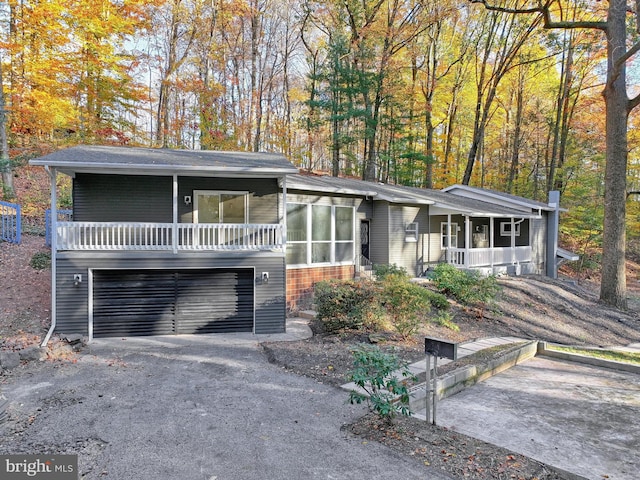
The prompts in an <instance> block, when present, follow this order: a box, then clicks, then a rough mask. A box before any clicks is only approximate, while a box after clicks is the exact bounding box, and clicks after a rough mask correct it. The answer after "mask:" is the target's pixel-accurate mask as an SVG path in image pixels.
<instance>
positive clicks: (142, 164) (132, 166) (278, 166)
mask: <svg viewBox="0 0 640 480" xmlns="http://www.w3.org/2000/svg"><path fill="white" fill-rule="evenodd" d="M29 163H30V164H31V165H42V166H48V167H55V168H57V169H59V170H60V171H61V172H64V173H68V174H73V173H76V172H91V173H118V174H125V173H126V174H141V175H161V174H165V175H166V174H173V173H177V174H180V175H212V174H215V175H225V176H260V177H273V176H276V177H277V176H282V175H286V174H290V173H296V172H297V171H298V169H297V168H296V167H294V166H293V165H292V164H291V163H290V162H289V161H288V160H287V159H286V158H285V157H284V156H282V155H278V154H272V153H253V152H222V151H213V150H171V149H166V148H165V149H153V148H140V147H113V146H96V145H80V146H77V147H71V148H67V149H64V150H58V151H57V152H54V153H51V154H49V155H45V156H43V157H40V158H35V159H33V160H31V161H30V162H29Z"/></svg>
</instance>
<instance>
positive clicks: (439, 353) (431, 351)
mask: <svg viewBox="0 0 640 480" xmlns="http://www.w3.org/2000/svg"><path fill="white" fill-rule="evenodd" d="M424 353H426V354H428V355H433V356H434V357H438V358H448V359H450V360H456V359H457V358H458V344H457V343H452V342H447V341H445V340H440V339H438V338H429V337H424Z"/></svg>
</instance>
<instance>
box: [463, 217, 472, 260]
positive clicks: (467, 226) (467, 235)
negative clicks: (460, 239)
mask: <svg viewBox="0 0 640 480" xmlns="http://www.w3.org/2000/svg"><path fill="white" fill-rule="evenodd" d="M470 248H471V220H470V219H469V216H468V215H465V217H464V266H465V267H466V268H469V264H470V261H469V249H470Z"/></svg>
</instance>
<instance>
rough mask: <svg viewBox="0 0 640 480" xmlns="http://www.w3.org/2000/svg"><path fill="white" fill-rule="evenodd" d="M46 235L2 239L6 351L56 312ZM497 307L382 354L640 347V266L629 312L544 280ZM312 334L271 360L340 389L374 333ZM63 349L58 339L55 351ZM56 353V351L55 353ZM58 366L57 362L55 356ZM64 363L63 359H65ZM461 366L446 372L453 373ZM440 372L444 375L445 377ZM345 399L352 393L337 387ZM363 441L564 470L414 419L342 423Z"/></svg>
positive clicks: (427, 458) (469, 472)
mask: <svg viewBox="0 0 640 480" xmlns="http://www.w3.org/2000/svg"><path fill="white" fill-rule="evenodd" d="M46 252H47V249H46V247H45V245H44V238H43V237H40V236H33V235H24V236H23V242H22V244H21V245H11V244H8V243H0V272H1V275H0V349H4V350H18V349H22V348H24V347H25V346H27V345H33V344H37V343H39V342H40V340H41V339H42V338H43V337H44V335H45V334H46V332H47V329H48V326H49V315H50V270H49V269H44V270H37V269H34V268H33V267H31V266H30V261H31V259H32V258H33V256H34V255H35V254H38V253H46ZM499 283H500V285H501V286H502V293H501V295H500V298H499V300H498V302H497V303H496V305H494V306H493V307H492V308H490V309H488V310H486V311H485V312H484V316H483V318H478V317H477V315H476V312H475V311H473V310H468V309H464V308H461V307H460V306H457V305H455V304H454V305H452V310H453V312H454V313H455V317H454V319H453V321H454V322H455V323H456V324H457V325H458V326H459V328H460V330H459V331H454V330H451V329H449V328H445V327H441V326H436V325H434V324H428V325H426V326H425V327H424V328H423V329H422V331H421V332H420V333H419V335H417V336H416V337H415V338H412V339H409V340H405V341H403V340H401V339H399V338H398V337H397V336H395V335H394V334H392V333H388V334H385V335H380V336H377V338H375V341H376V343H377V344H378V345H379V346H380V347H381V348H382V349H384V350H393V351H395V352H396V353H397V354H398V355H399V356H400V357H401V358H402V359H403V360H405V361H407V362H412V361H415V360H418V359H421V358H422V357H423V355H424V353H423V338H424V336H430V337H437V338H443V339H449V340H451V341H455V342H462V341H467V340H471V339H475V338H482V337H490V336H503V335H509V336H518V337H521V338H525V339H528V338H531V339H538V340H547V341H550V342H556V343H563V344H569V345H596V346H611V345H625V344H628V343H632V342H640V266H638V265H635V264H631V265H630V268H629V275H628V288H629V310H628V311H626V312H621V311H618V310H615V309H611V308H608V307H606V306H605V305H602V304H601V303H599V302H598V301H597V286H596V285H594V284H590V283H588V282H578V281H574V280H568V279H561V280H551V279H548V278H545V277H537V276H536V277H529V276H527V277H517V278H502V279H500V280H499ZM311 326H312V329H313V330H314V333H315V334H314V336H313V337H312V338H310V339H308V340H303V341H298V342H269V343H263V344H262V347H263V350H264V353H265V356H266V358H267V359H268V360H269V361H270V362H272V363H274V364H276V365H279V366H281V367H282V368H283V369H285V370H287V371H290V372H292V373H295V374H298V375H304V376H307V377H311V378H313V379H315V380H316V381H318V382H321V383H324V384H329V385H333V386H336V387H339V386H340V385H342V384H344V383H347V381H348V380H349V371H350V369H351V368H352V355H351V351H352V350H353V349H354V348H356V347H357V346H359V345H362V344H368V343H370V342H371V340H372V338H371V337H370V336H369V335H367V334H353V333H342V334H338V335H327V334H325V333H323V331H322V327H321V326H320V325H318V324H317V323H315V322H312V324H311ZM55 345H56V339H54V341H53V342H51V347H50V348H53V347H54V346H55ZM50 357H51V355H50ZM57 360H58V361H60V359H59V358H58V359H57ZM63 360H64V359H63ZM454 367H455V362H454V363H453V364H450V366H448V367H447V368H448V369H451V368H454ZM440 373H442V372H440ZM336 394H338V395H344V396H345V401H346V398H347V395H346V392H343V391H342V390H340V391H337V393H336ZM345 428H346V429H347V430H348V431H349V433H350V434H352V435H354V436H357V437H359V438H362V441H363V442H370V441H371V442H373V441H375V442H380V443H383V444H385V445H387V446H388V447H390V448H392V449H394V450H396V451H399V452H401V453H402V454H405V455H407V456H409V457H411V458H415V460H416V461H417V462H421V463H424V464H427V465H432V466H435V467H437V468H441V469H443V470H445V471H447V472H449V473H450V474H451V475H453V476H454V477H456V478H470V479H482V480H483V479H538V480H549V479H563V478H566V477H564V476H563V475H562V474H561V473H558V472H555V471H553V470H552V469H550V468H548V467H546V466H544V465H541V464H540V463H538V462H536V461H534V460H531V459H529V458H527V457H523V456H521V455H517V454H515V453H513V452H509V451H507V450H505V449H502V448H499V447H496V446H493V445H491V444H487V443H485V442H482V441H479V440H475V439H472V438H470V437H466V436H464V435H461V434H458V433H455V432H452V431H448V430H446V429H444V428H440V427H434V426H428V425H425V423H424V422H421V421H419V420H415V419H413V418H404V417H400V418H396V420H395V421H394V423H393V424H387V423H385V422H383V421H380V420H378V419H377V417H375V416H373V415H367V416H365V417H363V418H361V419H360V420H359V421H358V422H356V423H355V424H352V425H349V426H347V427H345Z"/></svg>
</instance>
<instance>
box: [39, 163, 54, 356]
mask: <svg viewBox="0 0 640 480" xmlns="http://www.w3.org/2000/svg"><path fill="white" fill-rule="evenodd" d="M44 169H45V170H46V171H47V173H48V174H49V177H50V179H51V222H49V224H50V225H51V327H50V328H49V331H48V332H47V335H46V336H45V337H44V340H43V341H42V343H41V344H40V346H41V347H46V346H47V343H48V342H49V339H50V338H51V335H53V331H54V330H55V329H56V316H57V313H56V271H57V261H56V260H57V251H58V208H57V206H58V192H57V172H56V169H55V168H51V169H50V168H49V166H47V165H45V167H44Z"/></svg>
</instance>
